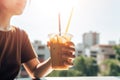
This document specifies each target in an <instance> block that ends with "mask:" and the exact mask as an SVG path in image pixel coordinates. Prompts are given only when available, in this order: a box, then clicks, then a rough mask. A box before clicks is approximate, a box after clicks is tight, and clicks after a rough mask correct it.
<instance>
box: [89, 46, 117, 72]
mask: <svg viewBox="0 0 120 80" xmlns="http://www.w3.org/2000/svg"><path fill="white" fill-rule="evenodd" d="M90 54H91V57H94V58H95V59H96V61H97V64H98V65H100V70H101V71H105V70H106V68H107V67H106V65H105V64H103V65H101V63H102V62H104V61H105V60H107V59H115V50H114V49H113V45H105V44H104V45H95V46H93V47H91V52H90Z"/></svg>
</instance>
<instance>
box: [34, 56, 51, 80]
mask: <svg viewBox="0 0 120 80" xmlns="http://www.w3.org/2000/svg"><path fill="white" fill-rule="evenodd" d="M52 71H53V69H52V67H51V58H49V59H48V60H46V61H45V62H43V63H40V64H38V65H37V67H36V69H35V71H34V76H35V77H37V78H41V77H44V76H46V75H48V74H49V73H50V72H52Z"/></svg>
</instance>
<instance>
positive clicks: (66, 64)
mask: <svg viewBox="0 0 120 80" xmlns="http://www.w3.org/2000/svg"><path fill="white" fill-rule="evenodd" d="M64 65H65V66H69V67H72V66H73V62H69V61H64Z"/></svg>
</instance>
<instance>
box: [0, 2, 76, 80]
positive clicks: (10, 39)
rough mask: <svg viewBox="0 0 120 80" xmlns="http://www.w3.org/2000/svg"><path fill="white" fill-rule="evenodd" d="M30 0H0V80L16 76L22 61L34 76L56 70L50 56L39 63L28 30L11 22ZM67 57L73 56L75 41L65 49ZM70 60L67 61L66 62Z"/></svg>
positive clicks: (68, 63)
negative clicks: (52, 65)
mask: <svg viewBox="0 0 120 80" xmlns="http://www.w3.org/2000/svg"><path fill="white" fill-rule="evenodd" d="M26 3H27V0H0V80H14V79H15V78H16V76H17V75H18V73H19V70H20V67H21V65H23V66H24V68H25V70H26V71H27V73H28V74H29V75H30V77H31V78H32V79H34V78H40V77H43V76H46V75H48V74H49V73H50V72H52V71H53V69H52V67H51V58H48V59H47V60H46V61H44V62H43V63H40V61H39V60H38V57H37V55H36V52H35V51H34V49H33V47H32V45H31V43H30V40H29V37H28V35H27V33H26V32H25V30H23V29H20V28H19V27H16V26H13V25H11V24H10V21H11V18H12V17H13V16H15V15H20V14H22V13H23V11H24V8H25V5H26ZM62 51H63V52H65V53H70V55H65V54H62V55H63V56H64V57H63V58H67V59H74V58H75V56H74V54H73V53H74V51H75V49H74V43H73V42H68V43H67V45H64V46H63V49H62ZM70 63H71V62H69V61H67V60H66V61H64V64H65V65H66V66H71V65H72V64H70Z"/></svg>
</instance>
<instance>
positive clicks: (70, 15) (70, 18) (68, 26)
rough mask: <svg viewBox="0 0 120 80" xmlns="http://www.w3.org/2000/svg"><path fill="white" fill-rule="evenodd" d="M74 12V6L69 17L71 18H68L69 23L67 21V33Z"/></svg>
mask: <svg viewBox="0 0 120 80" xmlns="http://www.w3.org/2000/svg"><path fill="white" fill-rule="evenodd" d="M72 14H73V8H72V10H71V13H70V17H69V20H68V23H67V26H66V30H65V34H66V33H67V32H68V29H69V26H70V21H71V18H72Z"/></svg>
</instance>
